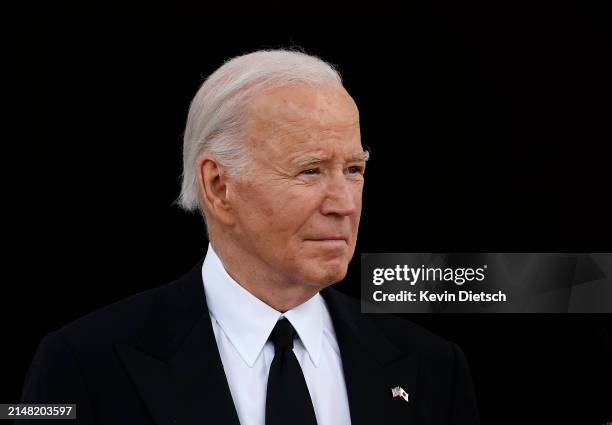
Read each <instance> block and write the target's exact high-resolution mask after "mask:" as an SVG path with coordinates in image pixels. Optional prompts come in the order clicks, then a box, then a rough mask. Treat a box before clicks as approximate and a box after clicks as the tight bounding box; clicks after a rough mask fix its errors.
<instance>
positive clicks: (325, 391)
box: [202, 244, 351, 425]
mask: <svg viewBox="0 0 612 425" xmlns="http://www.w3.org/2000/svg"><path fill="white" fill-rule="evenodd" d="M202 279H203V281H204V292H205V294H206V302H207V304H208V311H209V312H210V317H211V321H212V326H213V331H214V333H215V339H216V341H217V347H218V349H219V354H220V355H221V361H222V362H223V368H224V369H225V376H226V377H227V382H228V384H229V388H230V392H231V394H232V399H233V400H234V405H235V406H236V411H237V413H238V418H239V420H240V424H241V425H265V411H266V410H265V407H266V391H267V383H268V372H269V371H270V365H271V364H272V359H273V358H274V345H273V344H272V342H270V341H268V337H269V336H270V333H271V332H272V329H273V328H274V325H275V324H276V321H277V320H279V319H280V318H282V317H286V318H287V320H289V322H291V324H292V325H293V327H294V328H295V330H296V332H297V334H298V336H299V338H296V339H295V342H294V347H293V352H294V353H295V356H296V357H297V360H298V362H299V363H300V366H301V368H302V372H303V373H304V378H305V379H306V385H307V386H308V390H309V392H310V397H311V399H312V402H313V405H314V410H315V415H316V417H317V424H318V425H344V424H346V425H349V424H350V423H351V419H350V411H349V405H348V398H347V393H346V386H345V383H344V373H343V371H342V360H341V358H340V350H339V348H338V342H337V341H336V334H335V332H334V328H333V325H332V320H331V316H330V315H329V311H328V309H327V306H326V304H325V300H324V299H323V297H322V296H321V295H320V294H317V295H315V296H314V297H312V298H311V299H309V300H308V301H306V302H305V303H303V304H301V305H299V306H297V307H295V308H293V309H291V310H289V311H287V312H286V313H284V314H282V313H280V312H278V311H276V310H274V309H273V308H272V307H270V306H268V305H267V304H265V303H264V302H263V301H261V300H260V299H258V298H256V297H255V296H254V295H252V294H251V293H250V292H249V291H247V290H246V289H244V288H243V287H242V286H240V285H239V284H238V283H237V282H236V281H235V280H234V279H232V277H231V276H230V275H229V274H228V273H227V271H226V270H225V267H224V266H223V264H222V262H221V260H220V259H219V257H218V256H217V254H216V253H215V251H214V250H213V248H212V245H211V244H209V245H208V252H207V254H206V258H205V259H204V265H203V266H202ZM202 385H206V383H205V382H203V383H202Z"/></svg>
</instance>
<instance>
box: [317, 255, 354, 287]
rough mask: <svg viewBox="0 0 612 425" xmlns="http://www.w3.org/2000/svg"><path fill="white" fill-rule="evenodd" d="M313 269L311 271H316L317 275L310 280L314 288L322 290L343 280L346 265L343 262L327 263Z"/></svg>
mask: <svg viewBox="0 0 612 425" xmlns="http://www.w3.org/2000/svg"><path fill="white" fill-rule="evenodd" d="M315 267H316V268H315V269H313V271H314V270H317V273H315V274H314V276H312V277H313V279H312V280H313V281H314V284H315V285H316V286H319V287H321V289H323V288H325V287H327V286H330V285H333V284H334V283H337V282H340V281H341V280H342V279H344V278H345V276H346V272H347V269H348V264H346V262H344V261H342V262H339V261H338V262H333V263H331V262H327V263H326V264H318V265H317V266H315Z"/></svg>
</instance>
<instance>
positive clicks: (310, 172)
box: [300, 168, 319, 176]
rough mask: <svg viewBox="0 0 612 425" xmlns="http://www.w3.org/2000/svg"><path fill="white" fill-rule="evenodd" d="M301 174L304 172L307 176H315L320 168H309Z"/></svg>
mask: <svg viewBox="0 0 612 425" xmlns="http://www.w3.org/2000/svg"><path fill="white" fill-rule="evenodd" d="M300 174H304V175H307V176H314V175H317V174H319V169H318V168H309V169H307V170H304V171H302V172H301V173H300Z"/></svg>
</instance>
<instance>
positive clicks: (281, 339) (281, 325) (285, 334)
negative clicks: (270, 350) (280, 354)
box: [270, 318, 296, 351]
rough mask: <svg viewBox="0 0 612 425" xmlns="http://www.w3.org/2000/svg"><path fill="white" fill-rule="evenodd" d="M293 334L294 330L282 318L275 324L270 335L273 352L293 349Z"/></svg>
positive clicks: (289, 323) (287, 321)
mask: <svg viewBox="0 0 612 425" xmlns="http://www.w3.org/2000/svg"><path fill="white" fill-rule="evenodd" d="M295 334H296V332H295V329H294V327H293V325H291V322H289V320H287V319H284V318H283V319H281V320H279V321H278V322H276V325H274V329H272V333H271V334H270V341H272V342H273V343H274V348H275V351H280V350H284V349H285V348H293V338H294V336H295Z"/></svg>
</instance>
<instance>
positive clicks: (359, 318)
mask: <svg viewBox="0 0 612 425" xmlns="http://www.w3.org/2000/svg"><path fill="white" fill-rule="evenodd" d="M201 268H202V261H200V262H199V264H198V265H196V266H195V267H194V268H193V270H191V271H190V272H189V273H187V274H186V275H184V276H183V277H181V278H180V279H178V280H176V281H174V282H172V283H170V284H168V285H166V286H162V287H159V288H156V289H153V290H150V291H147V292H144V293H141V294H138V295H135V296H133V297H131V298H128V299H126V300H123V301H120V302H118V303H115V304H113V305H110V306H108V307H105V308H103V309H101V310H98V311H96V312H94V313H91V314H89V315H87V316H85V317H83V318H81V319H79V320H77V321H75V322H73V323H71V324H69V325H67V326H65V327H63V328H62V329H60V330H58V331H55V332H52V333H50V334H48V335H47V336H46V337H45V338H44V339H43V340H42V342H41V343H40V346H39V348H38V351H37V352H36V355H35V356H34V359H33V361H32V365H31V367H30V369H29V371H28V374H27V376H26V380H25V385H24V389H23V397H22V403H76V404H77V409H76V412H77V423H80V424H94V423H95V424H113V425H117V424H130V425H140V424H157V425H169V424H198V425H204V424H215V425H217V424H231V425H238V423H239V422H238V416H237V414H236V410H235V408H234V404H233V401H232V397H231V394H230V391H229V386H228V383H227V380H226V378H225V373H224V371H223V365H222V363H221V358H220V356H219V351H218V349H217V345H216V341H215V337H214V334H213V330H212V325H211V321H210V316H209V314H208V309H207V307H206V302H205V298H204V290H203V285H202V275H201ZM321 294H322V296H323V297H324V299H325V300H326V302H327V304H328V307H329V310H330V313H331V317H332V321H333V324H334V328H335V331H336V334H337V338H338V344H339V346H340V351H341V356H342V364H343V368H344V376H345V381H346V386H347V393H348V399H349V408H350V412H351V421H352V423H353V425H366V424H377V425H378V424H394V425H397V424H477V423H478V413H477V410H476V403H475V397H474V393H473V389H472V383H471V378H470V374H469V370H468V367H467V363H466V360H465V358H464V356H463V354H462V352H461V350H460V349H459V348H458V347H457V346H456V345H454V344H453V343H450V342H447V341H445V340H443V339H441V338H439V337H437V336H434V335H433V334H431V333H429V332H427V331H425V330H423V329H421V328H419V327H418V326H416V325H414V324H412V323H410V322H408V321H405V320H402V319H399V318H397V317H394V316H391V315H382V314H381V315H374V314H367V315H366V314H362V313H360V306H359V302H358V301H356V300H354V299H352V298H350V297H347V296H346V295H343V294H342V293H340V292H338V291H337V290H335V289H333V288H326V289H324V290H323V291H321ZM236 308H237V309H239V308H240V306H236ZM396 386H400V387H402V388H403V389H404V390H405V391H406V392H408V393H409V401H408V402H406V401H404V399H402V398H401V397H395V398H394V397H392V392H391V388H393V387H396ZM27 422H29V421H26V420H20V421H18V422H17V423H18V424H19V425H22V424H24V423H27ZM33 423H34V424H38V425H40V424H42V423H43V421H41V420H35V421H33ZM61 423H66V422H61Z"/></svg>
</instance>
